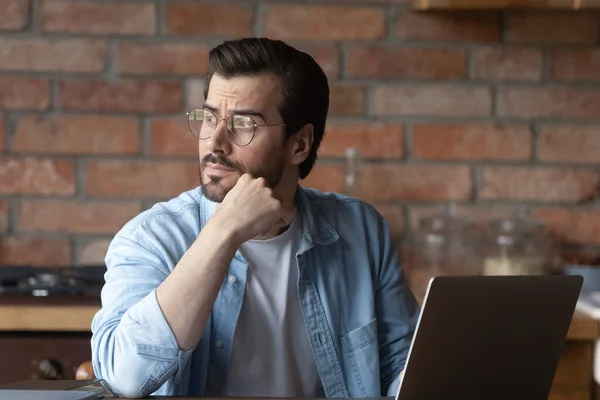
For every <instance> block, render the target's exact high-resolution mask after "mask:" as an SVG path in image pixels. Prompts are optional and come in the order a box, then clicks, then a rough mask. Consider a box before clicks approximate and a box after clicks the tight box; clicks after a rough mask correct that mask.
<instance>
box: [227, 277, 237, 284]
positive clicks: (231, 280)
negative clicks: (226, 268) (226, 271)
mask: <svg viewBox="0 0 600 400" xmlns="http://www.w3.org/2000/svg"><path fill="white" fill-rule="evenodd" d="M228 280H229V283H235V282H236V281H237V278H236V277H235V276H233V275H229V279H228Z"/></svg>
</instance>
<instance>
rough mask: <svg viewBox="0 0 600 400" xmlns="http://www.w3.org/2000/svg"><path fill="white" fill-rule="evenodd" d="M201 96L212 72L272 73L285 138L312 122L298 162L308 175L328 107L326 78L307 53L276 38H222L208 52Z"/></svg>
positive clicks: (322, 130)
mask: <svg viewBox="0 0 600 400" xmlns="http://www.w3.org/2000/svg"><path fill="white" fill-rule="evenodd" d="M208 64H209V65H208V74H207V77H206V84H205V85H204V97H205V98H206V96H207V95H208V89H209V86H210V80H211V78H212V76H213V74H214V73H218V74H219V75H223V76H224V77H227V78H229V77H234V76H243V75H258V74H261V73H273V74H275V75H276V76H277V77H279V78H280V79H281V82H282V84H283V90H282V96H281V103H280V104H279V105H278V110H279V115H280V116H281V118H282V119H283V121H284V123H285V124H287V126H286V129H285V135H286V137H285V140H288V139H289V138H290V137H291V136H292V135H293V134H295V133H297V132H298V131H299V130H300V129H301V128H302V127H303V126H305V125H306V124H312V125H313V129H314V139H313V144H312V148H311V149H310V152H309V155H308V158H307V159H306V160H305V161H304V162H303V163H302V164H300V171H299V175H300V179H304V178H306V177H307V176H308V174H309V173H310V171H311V170H312V168H313V166H314V164H315V162H316V160H317V150H318V148H319V145H320V144H321V140H322V139H323V134H324V133H325V121H326V120H327V111H328V109H329V85H328V83H327V77H326V76H325V73H324V72H323V70H322V69H321V67H320V66H319V65H318V64H317V63H316V61H315V60H314V59H313V58H312V57H311V56H310V55H308V54H306V53H304V52H301V51H299V50H297V49H295V48H293V47H292V46H290V45H288V44H286V43H284V42H282V41H280V40H271V39H267V38H244V39H239V40H232V41H226V42H224V43H222V44H220V45H219V46H217V47H215V48H214V49H212V50H211V51H210V53H209V61H208Z"/></svg>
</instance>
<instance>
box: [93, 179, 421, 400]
mask: <svg viewBox="0 0 600 400" xmlns="http://www.w3.org/2000/svg"><path fill="white" fill-rule="evenodd" d="M296 205H297V207H298V211H299V213H298V215H300V216H301V217H302V219H303V241H302V244H301V246H300V250H299V251H298V254H297V257H296V258H297V262H298V275H299V277H298V301H299V302H300V308H301V311H302V316H303V319H304V323H305V324H306V328H307V332H308V335H309V341H310V344H311V347H312V351H313V354H314V357H315V360H316V365H317V370H318V373H319V376H320V379H321V383H322V385H323V389H324V392H325V395H326V396H327V397H377V396H385V395H395V394H396V391H397V389H398V385H399V378H398V377H399V374H400V372H401V370H402V369H403V368H404V364H405V361H406V357H407V353H408V349H409V346H410V343H411V340H412V337H413V333H414V330H415V327H416V323H417V319H418V314H419V309H418V304H417V302H416V301H415V298H414V297H413V295H412V293H411V292H410V291H409V290H408V287H407V284H406V282H405V277H404V273H403V271H402V269H401V268H400V264H399V260H398V256H397V254H396V246H395V243H394V240H393V238H392V236H391V234H390V231H389V229H388V226H387V223H386V222H385V221H384V220H383V218H382V217H381V216H380V215H379V214H378V213H377V211H376V210H375V209H374V208H373V207H372V206H370V205H368V204H366V203H364V202H362V201H359V200H356V199H352V198H348V197H344V196H341V195H338V194H331V193H322V192H319V191H316V190H313V189H308V188H305V187H302V186H298V190H297V194H296ZM215 207H216V203H213V202H211V201H209V200H207V199H206V198H205V197H203V195H202V191H201V189H200V188H196V189H194V190H191V191H188V192H185V193H183V194H181V195H180V196H179V197H177V198H175V199H172V200H170V201H168V202H162V203H158V204H156V205H155V206H154V207H152V208H151V209H149V210H147V211H144V212H143V213H141V214H140V215H138V216H137V217H135V218H134V219H132V220H131V221H129V222H128V223H127V224H126V225H125V226H124V227H123V228H122V229H121V230H120V231H119V232H118V233H117V235H116V236H115V237H114V239H113V240H112V242H111V244H110V247H109V249H108V252H107V255H106V264H107V268H108V269H107V272H106V275H105V279H106V284H105V286H104V288H103V290H102V309H101V310H100V311H99V312H98V313H97V315H96V316H95V317H94V320H93V323H92V333H93V337H92V360H93V366H94V372H95V374H96V376H97V377H98V378H102V379H105V380H106V381H107V383H108V384H109V386H110V387H111V389H112V390H114V391H115V392H116V393H117V394H121V395H124V396H129V397H138V396H145V395H148V394H163V395H189V396H214V397H218V396H221V395H222V393H223V389H224V386H225V382H226V379H227V371H228V363H229V361H230V359H231V352H232V344H233V337H234V332H235V327H236V321H237V319H238V315H239V313H240V309H241V307H242V300H243V297H244V289H245V284H246V272H247V268H248V265H247V262H246V261H245V260H244V258H243V257H242V255H241V254H240V253H239V251H238V252H237V253H236V255H235V257H234V258H233V260H232V261H231V265H230V267H229V271H228V276H226V277H225V279H224V281H223V284H222V287H221V289H220V291H219V294H218V296H217V299H216V302H215V304H214V306H213V311H212V314H211V316H210V318H209V320H208V322H207V325H206V328H205V331H204V334H203V336H202V338H201V340H200V342H199V343H198V344H197V346H196V347H195V348H193V349H191V350H188V351H184V350H181V349H180V348H179V347H178V345H177V341H176V339H175V336H174V335H173V332H172V331H171V329H170V327H169V325H168V323H167V321H166V319H165V317H164V315H163V313H162V311H161V309H160V307H159V305H158V302H157V300H156V294H155V292H156V288H157V286H159V285H160V284H161V282H162V281H163V280H164V279H165V278H166V277H167V275H168V274H169V273H170V272H171V271H172V270H173V268H175V266H176V265H177V263H178V261H179V259H180V258H181V257H182V255H183V254H184V253H185V252H186V251H187V249H188V248H189V247H190V246H191V244H192V243H193V242H194V241H195V240H196V238H197V237H198V234H199V233H200V231H201V230H202V227H203V226H204V224H205V223H206V222H207V220H208V219H209V218H210V217H211V215H212V214H213V213H214V212H215ZM198 290H201V288H198Z"/></svg>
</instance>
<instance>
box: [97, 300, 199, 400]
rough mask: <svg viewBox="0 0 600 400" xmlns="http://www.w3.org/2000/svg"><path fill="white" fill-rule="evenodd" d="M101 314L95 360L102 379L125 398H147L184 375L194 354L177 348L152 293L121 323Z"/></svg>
mask: <svg viewBox="0 0 600 400" xmlns="http://www.w3.org/2000/svg"><path fill="white" fill-rule="evenodd" d="M107 317H109V316H108V315H107V314H106V313H104V312H103V311H101V312H100V313H99V314H98V317H97V320H98V321H105V322H104V323H102V324H99V323H97V322H96V323H94V324H93V330H94V335H93V337H92V360H93V362H94V371H95V374H96V376H97V377H98V378H101V379H104V380H105V381H106V383H107V384H108V386H109V387H110V388H111V390H112V391H113V392H114V393H115V394H118V395H121V396H125V397H132V398H134V397H141V396H147V395H149V394H150V393H152V392H154V391H156V390H157V389H158V388H159V387H160V386H161V385H162V384H163V383H164V382H166V381H167V380H168V379H170V378H172V377H173V376H174V375H175V374H178V373H181V371H182V369H183V366H184V365H185V364H186V363H187V360H188V359H189V357H190V356H191V354H192V352H191V351H186V352H184V351H181V350H179V349H178V348H177V343H176V342H175V340H174V338H173V336H172V335H170V333H169V326H168V325H167V322H166V320H165V319H164V318H163V317H162V314H161V311H160V308H159V306H158V303H157V301H156V293H155V292H154V291H152V292H151V293H149V294H148V295H147V296H146V297H145V298H144V299H143V300H141V301H140V302H138V303H137V304H136V305H135V306H133V307H131V308H130V309H129V310H128V311H127V312H126V313H125V314H124V315H123V317H122V318H121V319H120V320H118V319H115V320H107V319H106V318H107Z"/></svg>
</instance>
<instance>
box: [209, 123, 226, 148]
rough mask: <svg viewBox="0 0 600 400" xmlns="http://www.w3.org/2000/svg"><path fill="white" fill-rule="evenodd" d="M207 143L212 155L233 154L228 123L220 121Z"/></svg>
mask: <svg viewBox="0 0 600 400" xmlns="http://www.w3.org/2000/svg"><path fill="white" fill-rule="evenodd" d="M206 142H207V143H206V144H207V148H208V150H209V151H210V152H212V153H222V154H229V153H231V141H230V140H229V134H228V133H227V122H226V121H223V120H221V121H219V123H218V124H217V126H216V127H215V130H214V131H213V133H212V135H210V138H208V140H207V141H206Z"/></svg>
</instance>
